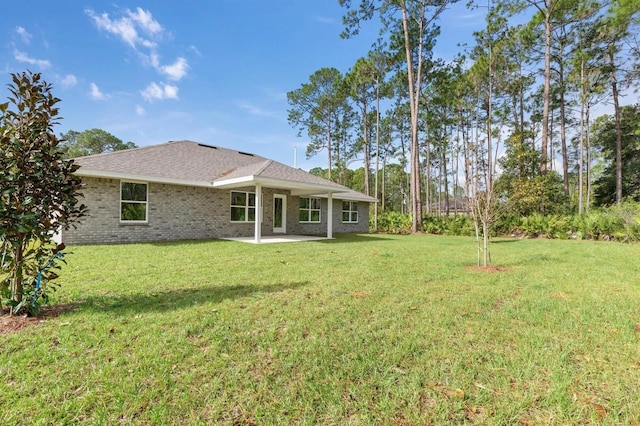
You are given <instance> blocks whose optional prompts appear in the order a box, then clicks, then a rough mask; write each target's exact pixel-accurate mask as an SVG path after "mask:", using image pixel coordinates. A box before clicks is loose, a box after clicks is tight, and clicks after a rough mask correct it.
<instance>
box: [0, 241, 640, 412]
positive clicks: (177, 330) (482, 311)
mask: <svg viewBox="0 0 640 426" xmlns="http://www.w3.org/2000/svg"><path fill="white" fill-rule="evenodd" d="M71 251H72V252H73V254H70V255H68V256H67V260H68V261H69V265H68V266H67V267H65V268H64V269H63V271H62V274H61V275H62V276H61V278H60V282H61V284H62V288H61V289H60V290H59V291H58V292H57V293H56V294H55V295H54V297H53V301H54V303H56V304H67V303H70V304H74V307H73V309H72V310H70V311H67V312H63V313H62V314H61V315H60V316H58V317H55V318H50V319H47V320H45V321H43V322H42V323H40V324H38V325H36V326H33V327H29V328H25V329H22V330H20V331H17V332H14V333H11V334H6V335H0V377H1V380H0V424H7V425H8V424H11V425H16V424H29V425H31V424H41V425H50V424H75V423H86V424H92V425H93V424H105V425H113V424H238V425H240V424H247V425H251V424H258V425H272V424H273V425H280V424H309V425H310V424H331V425H348V424H351V425H361V424H379V425H387V424H398V425H413V424H436V425H438V424H504V425H513V424H524V425H533V424H612V425H613V424H638V423H639V422H640V284H639V283H640V261H639V260H640V246H638V245H625V244H619V243H598V242H577V241H550V240H521V241H511V240H498V241H496V242H495V244H493V246H492V254H493V259H494V263H495V264H496V265H499V266H500V267H501V270H499V271H498V272H487V271H481V270H475V269H473V268H468V266H469V265H473V264H475V262H476V252H475V243H474V241H473V240H472V239H470V238H456V237H436V236H378V235H359V236H340V237H338V238H337V239H336V240H334V241H329V242H327V241H322V242H304V243H293V244H268V245H258V246H256V245H251V244H243V243H238V242H229V241H209V242H185V243H169V244H137V245H120V246H87V247H73V248H72V249H71Z"/></svg>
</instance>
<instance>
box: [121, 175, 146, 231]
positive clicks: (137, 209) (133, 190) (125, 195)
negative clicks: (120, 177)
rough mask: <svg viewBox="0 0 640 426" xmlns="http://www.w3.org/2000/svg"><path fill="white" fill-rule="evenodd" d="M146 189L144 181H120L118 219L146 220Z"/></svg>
mask: <svg viewBox="0 0 640 426" xmlns="http://www.w3.org/2000/svg"><path fill="white" fill-rule="evenodd" d="M147 190H148V186H147V184H146V183H138V182H124V181H121V182H120V221H121V222H146V221H147Z"/></svg>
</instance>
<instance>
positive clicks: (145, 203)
mask: <svg viewBox="0 0 640 426" xmlns="http://www.w3.org/2000/svg"><path fill="white" fill-rule="evenodd" d="M125 183H134V184H138V185H144V186H145V188H146V194H145V199H146V201H136V200H123V199H122V185H124V184H125ZM119 198H120V203H119V205H118V207H119V208H118V216H119V218H120V223H123V224H129V223H131V224H141V223H149V182H143V181H136V180H121V181H120V196H119ZM122 203H127V204H144V207H145V208H144V220H127V219H122Z"/></svg>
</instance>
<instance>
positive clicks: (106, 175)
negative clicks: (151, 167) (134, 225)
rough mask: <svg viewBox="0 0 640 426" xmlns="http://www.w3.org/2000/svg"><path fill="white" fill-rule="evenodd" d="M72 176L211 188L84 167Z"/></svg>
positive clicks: (205, 184)
mask: <svg viewBox="0 0 640 426" xmlns="http://www.w3.org/2000/svg"><path fill="white" fill-rule="evenodd" d="M74 174H75V175H77V176H80V177H95V178H103V179H122V180H133V181H141V182H153V183H167V184H171V185H182V186H198V187H204V188H211V187H212V186H213V184H212V182H207V181H199V180H183V179H173V178H166V177H161V176H148V175H138V174H134V173H120V172H107V171H104V170H95V169H88V168H86V167H80V168H79V169H78V170H77V171H76V172H75V173H74Z"/></svg>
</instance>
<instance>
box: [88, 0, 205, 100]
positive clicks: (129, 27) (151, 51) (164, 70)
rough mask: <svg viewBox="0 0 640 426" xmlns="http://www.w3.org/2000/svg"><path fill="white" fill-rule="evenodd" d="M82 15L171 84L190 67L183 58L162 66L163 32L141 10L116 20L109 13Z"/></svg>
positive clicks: (156, 22) (152, 18) (150, 16)
mask: <svg viewBox="0 0 640 426" xmlns="http://www.w3.org/2000/svg"><path fill="white" fill-rule="evenodd" d="M85 13H86V14H87V15H88V16H89V17H90V18H91V19H92V20H93V23H94V24H95V25H96V27H97V28H98V30H100V31H104V32H106V33H108V34H111V35H114V36H116V37H117V38H119V39H120V40H121V41H123V42H124V43H126V44H128V45H129V46H130V47H131V48H132V49H134V50H135V52H136V53H137V54H138V55H139V57H140V58H142V60H143V61H144V62H145V63H146V64H149V65H151V66H152V67H153V68H154V69H155V70H156V71H157V72H158V73H159V74H161V75H163V76H166V77H167V78H169V79H170V80H172V81H180V80H181V79H182V78H183V77H184V76H185V75H187V71H188V70H189V64H188V62H187V60H186V59H185V58H183V57H178V59H176V61H175V62H174V63H172V64H166V65H163V64H162V63H161V62H160V55H159V54H158V42H159V41H160V40H161V39H162V38H163V36H164V35H165V30H164V28H163V27H162V25H160V23H159V22H158V21H157V20H156V19H154V17H153V15H152V14H151V12H149V11H148V10H144V9H142V8H140V7H138V8H136V10H135V11H131V10H129V9H126V10H125V12H124V14H123V15H122V16H121V17H119V18H112V17H110V16H109V14H108V13H101V14H98V13H96V12H95V11H93V10H92V9H86V10H85ZM194 49H195V48H194ZM196 51H197V49H196ZM198 53H199V52H198ZM147 89H148V88H147ZM147 89H145V91H146V90H147ZM151 92H153V91H151ZM176 92H177V91H176Z"/></svg>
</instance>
